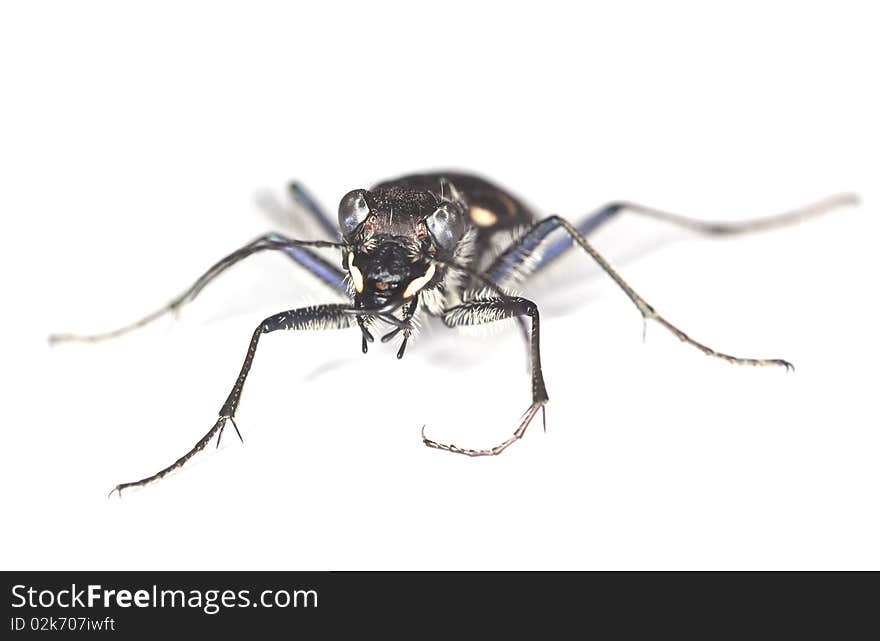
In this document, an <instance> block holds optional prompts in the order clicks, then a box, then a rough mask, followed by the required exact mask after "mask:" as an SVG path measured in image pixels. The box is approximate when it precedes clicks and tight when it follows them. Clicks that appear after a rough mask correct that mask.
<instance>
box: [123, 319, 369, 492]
mask: <svg viewBox="0 0 880 641" xmlns="http://www.w3.org/2000/svg"><path fill="white" fill-rule="evenodd" d="M348 310H350V306H348V305H316V306H310V307H301V308H299V309H293V310H290V311H287V312H281V313H280V314H275V315H273V316H270V317H268V318H267V319H265V320H264V321H263V322H262V323H260V324H259V326H257V328H256V329H255V330H254V333H253V336H252V337H251V341H250V343H249V344H248V349H247V354H246V355H245V358H244V363H243V364H242V366H241V370H240V372H239V374H238V378H236V379H235V384H234V385H233V386H232V390H231V391H230V392H229V396H227V397H226V401H225V402H224V403H223V405H222V406H221V407H220V412H219V417H218V418H217V422H216V423H214V425H213V426H212V427H211V429H210V430H208V432H207V433H206V434H205V435H204V436H203V437H202V438H201V439H199V441H198V442H197V443H196V444H195V445H194V446H193V447H192V449H190V450H189V451H188V452H187V453H186V454H184V455H183V456H181V457H180V458H179V459H177V460H176V461H175V462H174V463H172V464H171V465H169V466H167V467H165V468H162V469H161V470H159V471H158V472H156V473H155V474H152V475H150V476H147V477H145V478H142V479H141V480H139V481H131V482H128V483H120V484H119V485H117V486H116V487H115V488H113V490H111V492H110V494H113V492H118V493H119V495H120V496H121V495H122V490H124V489H127V488H130V487H139V486H142V485H147V484H148V483H151V482H153V481H158V480H159V479H161V478H162V477H164V476H165V475H167V474H169V473H170V472H173V471H175V470H177V469H180V468H181V467H183V466H184V464H186V462H187V461H189V460H190V459H191V458H192V457H193V456H195V455H196V454H198V453H199V452H201V451H202V450H203V449H205V446H207V445H208V443H210V442H211V440H212V439H213V438H214V436H217V444H218V445H219V444H220V438H221V437H222V436H223V430H224V428H225V427H226V423H227V422H230V423H232V425H233V427H235V430H236V432H238V426H237V425H235V412H236V411H237V410H238V406H239V404H240V403H241V395H242V392H243V391H244V384H245V381H246V380H247V377H248V374H249V373H250V371H251V366H252V365H253V362H254V356H255V355H256V353H257V345H258V344H259V342H260V337H261V336H263V334H268V333H270V332H274V331H278V330H281V329H288V330H307V329H343V328H346V327H351V326H352V325H354V323H355V319H356V318H357V316H355V315H352V314H349V313H347V311H348ZM238 436H239V438H241V434H240V433H239V435H238Z"/></svg>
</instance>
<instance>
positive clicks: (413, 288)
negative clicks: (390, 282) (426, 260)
mask: <svg viewBox="0 0 880 641" xmlns="http://www.w3.org/2000/svg"><path fill="white" fill-rule="evenodd" d="M435 271H436V268H435V267H434V263H431V264H430V265H429V266H428V270H427V271H426V272H425V274H424V276H419V277H417V278H413V279H412V280H411V281H410V282H409V285H407V286H406V289H404V290H403V297H404V298H412V297H413V296H415V295H416V294H417V293H418V292H419V290H420V289H422V287H424V286H425V285H427V284H428V283H430V282H431V279H432V278H434V272H435Z"/></svg>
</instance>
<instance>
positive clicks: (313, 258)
mask: <svg viewBox="0 0 880 641" xmlns="http://www.w3.org/2000/svg"><path fill="white" fill-rule="evenodd" d="M339 246H340V244H339V243H335V242H330V241H300V240H293V239H290V238H287V237H285V236H282V235H281V234H278V233H269V234H264V235H263V236H260V237H258V238H256V239H255V240H253V241H251V242H250V243H248V244H247V245H245V246H244V247H242V248H240V249H237V250H236V251H234V252H232V253H231V254H229V255H227V256H225V257H223V258H222V259H220V260H219V261H217V262H216V263H214V264H213V265H212V266H211V267H210V268H209V269H208V270H207V271H206V272H205V273H204V274H202V275H201V276H199V278H198V280H196V282H195V283H193V284H192V285H191V286H190V287H189V288H188V289H187V290H186V291H184V292H183V293H182V294H181V295H180V296H177V297H176V298H174V299H173V300H172V301H171V302H169V303H167V304H166V305H165V306H163V307H161V308H159V309H157V310H156V311H154V312H152V313H150V314H147V315H146V316H144V317H143V318H141V319H138V320H136V321H134V322H133V323H129V324H128V325H124V326H123V327H120V328H118V329H114V330H110V331H108V332H102V333H99V334H87V335H81V334H53V335H51V336H50V337H49V343H51V344H54V343H62V342H73V341H76V342H84V343H96V342H98V341H103V340H107V339H110V338H116V337H118V336H123V335H125V334H127V333H129V332H131V331H134V330H136V329H139V328H141V327H144V326H145V325H148V324H150V323H152V322H153V321H155V320H158V319H159V318H161V317H163V316H165V315H166V314H169V313H176V312H178V311H179V310H180V308H182V307H183V306H184V305H186V304H188V303H191V302H192V301H193V300H195V298H196V297H197V296H198V295H199V292H201V291H202V289H204V288H205V286H206V285H208V284H209V283H210V282H211V281H213V280H214V279H215V278H217V277H218V276H219V275H220V274H222V273H223V272H224V271H226V270H227V269H229V268H230V267H232V266H233V265H235V264H236V263H238V262H240V261H241V260H243V259H245V258H247V257H248V256H251V255H252V254H255V253H257V252H262V251H270V250H275V251H282V252H284V253H285V254H286V255H287V256H289V257H290V258H291V259H292V260H294V262H296V263H298V264H299V265H301V266H303V267H304V268H305V269H306V270H308V271H309V272H310V273H311V274H312V275H314V276H315V277H317V278H318V279H319V280H321V281H322V282H324V283H325V284H326V285H328V286H330V287H332V288H333V289H335V290H336V291H338V292H339V293H342V294H345V293H347V287H346V284H345V275H344V274H343V273H342V272H341V271H340V270H339V269H337V268H336V267H334V266H333V265H331V264H330V263H329V262H328V261H327V260H325V259H324V258H322V257H321V256H319V255H318V254H316V253H315V252H313V251H311V250H310V249H309V247H339Z"/></svg>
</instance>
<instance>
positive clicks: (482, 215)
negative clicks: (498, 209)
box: [470, 205, 498, 227]
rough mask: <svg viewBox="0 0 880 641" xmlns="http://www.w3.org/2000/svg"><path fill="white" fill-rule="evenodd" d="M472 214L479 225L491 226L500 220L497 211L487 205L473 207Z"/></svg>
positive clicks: (473, 219) (472, 217) (475, 222)
mask: <svg viewBox="0 0 880 641" xmlns="http://www.w3.org/2000/svg"><path fill="white" fill-rule="evenodd" d="M470 215H471V220H472V221H474V224H475V225H476V226H477V227H491V226H492V225H494V224H495V223H497V222H498V216H496V215H495V212H493V211H491V210H489V209H486V208H485V207H477V206H476V205H475V206H473V207H471V211H470Z"/></svg>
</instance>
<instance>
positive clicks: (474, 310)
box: [422, 296, 549, 456]
mask: <svg viewBox="0 0 880 641" xmlns="http://www.w3.org/2000/svg"><path fill="white" fill-rule="evenodd" d="M522 316H528V317H529V318H530V319H531V328H530V331H529V362H530V370H531V379H532V404H531V405H530V406H529V408H528V409H527V410H526V411H525V413H524V414H523V418H522V420H521V421H520V424H519V426H518V427H517V429H516V431H515V432H514V433H513V434H512V435H511V436H510V437H509V438H508V439H507V440H505V441H503V442H501V443H499V444H498V445H496V446H495V447H491V448H489V449H481V450H474V449H468V448H462V447H458V446H457V445H453V444H451V443H450V444H447V443H438V442H437V441H433V440H431V439H429V438H428V437H426V436H425V433H424V428H422V442H423V443H424V444H425V445H427V446H428V447H432V448H435V449H438V450H445V451H447V452H454V453H455V454H464V455H466V456H496V455H498V454H501V452H503V451H504V450H506V449H507V448H508V447H510V446H511V445H513V444H514V443H515V442H516V441H517V440H519V439H521V438H522V437H523V435H524V434H525V432H526V429H527V428H528V427H529V424H530V423H531V422H532V419H533V418H534V417H535V415H536V414H537V413H538V410H541V411H542V412H544V405H545V404H546V403H547V401H548V399H549V397H548V396H547V388H546V386H545V385H544V373H543V371H542V370H541V345H540V319H539V314H538V306H537V305H535V303H533V302H532V301H530V300H528V299H526V298H520V297H518V296H510V297H504V298H483V299H475V300H471V301H468V302H466V303H462V304H461V305H456V306H455V307H452V308H450V309H448V310H446V311H445V312H444V313H443V322H444V323H445V324H446V326H447V327H461V326H465V325H480V324H483V323H492V322H495V321H500V320H503V319H506V318H514V317H517V318H519V317H522Z"/></svg>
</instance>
